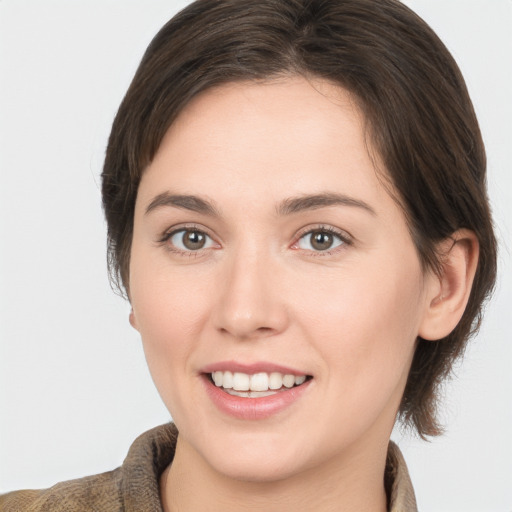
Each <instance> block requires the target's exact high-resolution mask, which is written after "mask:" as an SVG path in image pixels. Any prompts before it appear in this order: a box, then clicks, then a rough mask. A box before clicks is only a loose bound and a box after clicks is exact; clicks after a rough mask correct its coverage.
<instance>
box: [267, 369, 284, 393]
mask: <svg viewBox="0 0 512 512" xmlns="http://www.w3.org/2000/svg"><path fill="white" fill-rule="evenodd" d="M268 387H269V388H270V389H281V388H282V387H283V375H282V374H281V373H277V372H273V373H271V374H270V378H269V386H268Z"/></svg>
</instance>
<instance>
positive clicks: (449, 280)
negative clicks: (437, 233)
mask: <svg viewBox="0 0 512 512" xmlns="http://www.w3.org/2000/svg"><path fill="white" fill-rule="evenodd" d="M438 252H439V253H440V260H441V273H440V274H439V275H435V274H432V275H431V276H430V278H429V283H428V284H427V287H428V289H427V302H426V310H425V315H424V317H423V319H422V322H421V325H420V330H419V333H418V334H419V336H420V337H421V338H423V339H426V340H439V339H441V338H444V337H446V336H448V334H450V333H451V332H452V331H453V329H455V327H456V326H457V324H458V323H459V321H460V319H461V317H462V315H463V313H464V310H465V309H466V304H467V303H468V300H469V296H470V294H471V287H472V285H473V279H474V277H475V272H476V268H477V263H478V254H479V244H478V240H477V238H476V235H475V234H474V233H473V232H472V231H469V230H467V229H461V230H459V231H456V232H455V233H454V234H453V235H452V236H451V237H450V238H448V239H446V240H443V241H442V242H441V243H440V244H439V246H438Z"/></svg>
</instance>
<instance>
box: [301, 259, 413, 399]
mask: <svg viewBox="0 0 512 512" xmlns="http://www.w3.org/2000/svg"><path fill="white" fill-rule="evenodd" d="M302 288H303V289H308V290H309V292H308V293H305V294H304V295H303V297H304V299H303V301H302V304H301V308H300V311H299V313H298V315H297V317H298V318H300V319H301V320H300V322H301V324H302V328H303V330H305V331H307V332H308V333H309V338H310V340H311V343H313V344H315V346H316V347H317V349H318V350H319V351H320V352H321V353H322V355H323V360H324V361H326V369H325V370H326V374H327V375H329V379H331V381H332V382H333V383H336V385H339V382H338V379H339V375H340V374H341V375H343V376H344V378H343V379H342V385H343V386H353V385H354V384H355V383H357V386H355V387H356V388H358V389H359V390H361V391H363V390H364V389H365V388H367V387H374V388H375V389H374V391H375V390H376V392H377V393H378V392H379V391H378V390H379V388H380V389H381V390H382V391H384V387H385V386H386V383H388V386H394V385H396V384H397V382H398V381H399V380H400V379H402V378H403V375H404V373H407V372H408V369H409V365H410V361H411V357H412V353H413V351H414V347H415V342H416V337H417V333H418V328H419V324H420V319H421V316H422V293H421V270H420V268H419V265H416V262H415V260H414V259H413V260H412V264H411V263H409V264H408V265H398V264H396V263H395V264H394V265H382V266H379V267H376V266H373V267H372V266H371V265H361V266H360V270H358V269H356V268H354V267H352V268H351V271H350V272H346V273H344V272H338V273H337V275H332V276H331V278H330V279H322V280H321V281H317V282H316V283H314V286H313V283H307V282H304V283H303V286H302ZM386 391H389V387H388V389H387V390H386Z"/></svg>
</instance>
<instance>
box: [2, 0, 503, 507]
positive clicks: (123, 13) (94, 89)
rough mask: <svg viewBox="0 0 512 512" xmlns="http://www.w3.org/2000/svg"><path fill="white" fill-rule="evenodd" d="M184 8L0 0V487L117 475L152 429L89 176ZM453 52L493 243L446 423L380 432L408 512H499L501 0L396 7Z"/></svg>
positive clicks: (154, 419)
mask: <svg viewBox="0 0 512 512" xmlns="http://www.w3.org/2000/svg"><path fill="white" fill-rule="evenodd" d="M187 3H188V2H186V1H176V0H174V1H173V0H167V1H162V0H137V1H135V0H123V1H121V0H117V1H115V0H83V1H76V2H70V1H69V0H59V1H58V0H54V1H49V0H47V1H41V0H0V172H1V176H0V492H2V491H9V490H12V489H16V488H37V487H46V486H50V485H52V484H54V483H55V482H57V481H60V480H65V479H70V478H76V477H80V476H84V475H87V474H93V473H98V472H102V471H106V470H109V469H113V468H114V467H116V466H118V465H119V464H120V463H121V462H122V460H123V458H124V456H125V454H126V451H127V449H128V447H129V445H130V444H131V442H132V441H133V439H134V438H135V437H136V436H137V435H138V434H139V433H142V432H143V431H144V430H146V429H148V428H151V427H153V426H155V425H157V424H160V423H163V422H166V421H168V420H169V414H168V412H167V411H166V409H165V407H164V406H163V405H162V403H161V401H160V399H159V397H158V395H157V392H156V390H155V389H154V386H153V384H152V382H151V378H150V376H149V373H148V371H147V369H146V365H145V361H144V356H143V353H142V349H141V344H140V341H139V338H138V335H137V333H136V332H135V331H133V330H132V329H131V328H130V327H129V324H128V313H129V306H128V304H127V303H125V302H124V301H123V300H122V299H120V298H118V297H116V296H115V295H114V294H113V293H112V291H111V290H110V288H109V284H108V280H107V274H106V268H105V267H106V265H105V224H104V221H103V217H102V212H101V206H100V193H99V173H100V171H101V166H102V159H103V154H104V148H105V144H106V140H107V137H108V134H109V129H110V125H111V122H112V119H113V116H114V114H115V112H116V109H117V107H118V105H119V102H120V101H121V99H122V96H123V94H124V92H125V91H126V88H127V87H128V84H129V82H130V80H131V78H132V76H133V73H134V71H135V69H136V66H137V64H138V62H139V60H140V58H141V56H142V53H143V51H144V50H145V48H146V46H147V44H148V43H149V41H150V40H151V38H152V36H153V35H154V34H155V33H156V31H157V30H158V29H159V28H160V27H161V26H162V25H163V23H164V22H165V21H167V20H168V19H169V18H170V17H171V16H172V15H173V14H174V13H175V12H176V11H177V10H178V9H179V8H181V7H183V6H184V5H185V4H187ZM406 3H407V4H408V5H410V6H411V7H412V8H413V9H414V10H416V11H417V12H418V13H419V14H420V15H421V16H422V17H424V18H425V19H426V20H427V22H429V23H430V24H431V25H432V27H433V28H434V29H435V30H436V31H437V32H438V34H439V35H440V36H441V38H442V39H443V40H444V42H445V43H446V44H447V46H448V47H449V49H450V50H451V51H452V52H453V54H454V56H455V57H456V59H457V60H458V62H459V64H460V66H461V68H462V71H463V73H464V75H465V77H466V79H467V82H468V86H469V89H470V93H471V95H472V98H473V100H474V103H475V107H476V110H477V114H478V116H479V119H480V123H481V127H482V131H483V134H484V139H485V141H486V145H487V151H488V158H489V191H490V196H491V200H492V203H493V209H494V214H495V220H496V226H497V231H498V236H499V238H500V243H501V252H500V272H501V275H500V282H499V285H498V288H497V291H496V294H495V297H494V299H493V301H492V303H491V304H490V306H489V307H488V311H487V316H486V320H485V322H484V325H483V328H482V330H481V332H480V335H479V336H478V337H477V338H476V339H475V340H474V341H473V342H472V343H471V345H470V348H469V349H468V352H467V356H466V359H465V361H464V363H463V364H462V365H461V366H460V367H459V368H458V369H457V378H456V380H454V381H453V382H451V383H450V384H448V385H447V386H446V399H445V402H444V407H443V410H442V417H443V419H444V420H445V422H446V424H447V427H448V431H447V434H446V435H445V436H444V437H442V438H438V439H435V440H433V442H432V443H424V442H422V441H419V440H416V439H413V438H410V437H408V436H403V435H401V434H400V432H398V431H397V432H396V433H395V434H394V436H393V437H394V439H395V440H397V441H398V442H399V444H400V446H401V447H402V449H403V451H404V453H405V457H406V460H407V462H408V465H409V469H410V472H411V475H412V479H413V483H414V485H415V488H416V493H417V498H418V502H419V505H420V509H421V510H422V511H450V512H456V511H461V512H462V511H464V512H469V511H478V512H492V511H503V512H510V511H512V439H511V435H512V434H511V433H512V407H511V405H512V403H511V402H512V398H511V397H512V376H511V375H512V345H511V338H512V328H511V316H512V259H511V254H510V247H511V244H510V240H511V232H512V178H511V175H512V129H511V120H512V1H510V0H408V1H407V2H406Z"/></svg>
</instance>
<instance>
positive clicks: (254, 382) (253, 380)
mask: <svg viewBox="0 0 512 512" xmlns="http://www.w3.org/2000/svg"><path fill="white" fill-rule="evenodd" d="M208 377H209V379H210V381H211V382H212V383H213V384H214V385H215V386H216V387H218V388H220V389H221V390H222V391H225V392H226V393H228V394H229V395H233V396H240V397H243V398H260V397H266V396H271V395H275V394H277V393H281V392H283V391H288V390H290V389H292V388H296V387H298V386H301V385H302V384H304V383H305V382H306V381H308V380H310V379H311V378H312V377H311V376H309V375H293V374H284V373H279V372H272V373H265V372H260V373H254V374H248V373H242V372H230V371H216V372H212V373H210V374H208Z"/></svg>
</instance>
